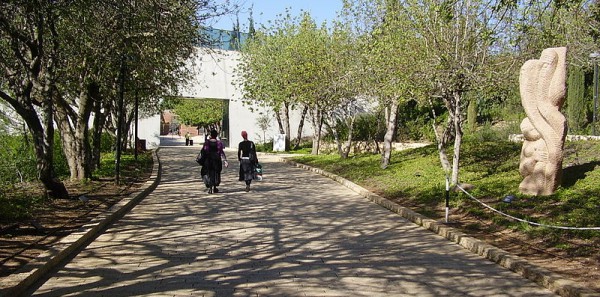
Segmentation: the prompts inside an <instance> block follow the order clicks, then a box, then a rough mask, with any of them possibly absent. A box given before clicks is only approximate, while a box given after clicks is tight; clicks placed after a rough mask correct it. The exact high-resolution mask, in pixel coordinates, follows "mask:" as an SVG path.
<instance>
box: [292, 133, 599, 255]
mask: <svg viewBox="0 0 600 297" xmlns="http://www.w3.org/2000/svg"><path fill="white" fill-rule="evenodd" d="M520 150H521V144H515V143H510V142H476V141H473V142H467V143H465V144H464V145H463V149H462V152H461V170H460V180H461V182H466V183H470V184H473V185H475V188H474V189H473V190H471V191H470V193H471V194H472V195H473V196H474V197H477V198H478V199H481V200H482V201H485V203H488V204H490V205H492V206H493V207H495V208H497V209H499V210H501V211H503V212H506V213H509V214H511V215H513V216H515V217H519V218H523V219H528V220H531V221H534V222H538V223H543V224H550V225H561V226H577V227H599V226H600V167H598V165H600V158H599V155H598V153H597V152H598V151H600V142H569V143H566V145H565V152H566V156H565V160H564V164H563V167H564V168H565V169H564V171H563V183H562V186H561V187H560V188H559V189H558V191H557V192H556V193H555V194H554V195H551V196H547V197H533V196H525V195H521V194H519V193H518V186H519V183H520V182H521V180H522V178H521V177H520V175H519V172H518V166H519V154H520ZM379 158H380V157H379V156H378V155H360V156H354V157H352V158H349V159H346V160H342V159H340V158H339V157H338V156H335V155H327V156H310V155H306V156H301V157H297V158H296V159H295V160H296V161H298V162H301V163H305V164H308V165H311V166H315V167H319V168H323V169H325V170H327V171H329V172H333V173H335V174H338V175H341V176H343V177H345V178H347V179H349V180H352V181H354V182H356V183H357V184H360V185H361V186H363V187H365V188H367V189H370V190H371V191H374V192H376V193H378V194H381V195H382V196H384V197H386V198H388V199H391V200H394V201H396V202H398V203H400V204H401V205H404V206H407V207H410V208H412V209H414V210H415V211H417V212H419V213H421V214H424V215H426V216H429V217H431V218H434V219H440V218H443V213H444V212H443V210H444V189H445V179H444V174H443V171H442V170H441V167H440V162H439V159H438V154H437V150H436V148H435V146H428V147H425V148H419V149H412V150H406V151H400V152H394V154H393V157H392V164H391V165H390V166H389V167H388V168H387V169H385V170H384V169H381V168H380V167H379ZM509 194H510V195H515V196H516V197H517V199H516V200H515V201H514V202H513V203H510V204H508V203H503V202H502V198H503V197H504V196H506V195H509ZM451 208H452V212H453V213H462V214H466V215H470V216H475V217H478V218H480V219H483V220H485V221H488V222H491V223H492V224H493V225H494V226H495V228H511V229H514V230H518V231H519V232H523V233H524V234H526V235H528V236H530V237H532V238H538V239H539V238H543V239H544V240H545V242H547V244H548V245H549V246H552V247H555V248H564V249H568V250H569V253H577V254H582V253H584V254H590V253H591V254H595V253H598V246H599V245H600V231H571V230H569V231H565V230H559V229H552V228H542V227H531V226H529V225H527V224H524V223H519V222H515V221H513V220H509V219H506V218H504V217H502V216H500V215H498V214H495V213H492V212H490V211H488V210H487V209H485V208H484V207H483V206H482V205H480V204H479V203H476V202H475V201H474V200H472V199H470V198H469V197H468V196H467V195H465V194H464V193H453V194H452V196H451ZM573 240H576V241H577V242H578V243H580V244H577V245H576V246H573V244H572V242H573Z"/></svg>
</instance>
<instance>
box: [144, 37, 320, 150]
mask: <svg viewBox="0 0 600 297" xmlns="http://www.w3.org/2000/svg"><path fill="white" fill-rule="evenodd" d="M239 57H240V53H239V52H236V51H224V50H207V49H200V48H199V49H198V56H197V57H196V58H195V59H194V60H193V61H190V64H189V68H190V70H189V71H192V72H193V73H194V79H193V80H192V81H190V82H189V83H188V84H187V85H185V86H182V87H181V94H180V95H181V96H183V97H190V98H198V99H204V98H210V99H223V100H229V132H230V133H229V135H228V136H227V138H229V146H230V147H232V148H237V145H238V143H239V142H240V141H242V136H241V131H243V130H245V131H246V132H248V137H249V139H250V140H253V141H255V142H257V143H259V142H260V141H259V139H260V140H262V137H263V132H262V130H260V128H259V127H258V125H257V123H256V119H257V117H258V116H259V115H260V112H263V113H267V114H269V115H270V116H271V118H272V120H271V125H270V128H269V130H268V131H267V132H266V138H267V140H270V139H272V138H273V136H274V135H276V134H279V129H278V125H277V120H276V118H275V115H274V114H273V113H272V112H268V111H266V110H265V109H263V108H260V107H258V106H254V107H253V110H251V109H250V108H249V107H248V106H246V105H244V104H243V103H242V101H243V100H242V93H241V92H240V90H238V89H237V87H236V86H234V85H233V82H234V75H235V74H234V71H235V68H236V66H237V65H238V63H239ZM156 117H158V122H157V121H156V118H155V117H151V118H149V119H142V120H140V129H139V130H138V133H139V134H140V138H142V139H143V138H145V137H148V138H146V139H147V146H148V148H154V146H151V144H154V143H156V144H157V145H158V143H159V141H156V139H159V138H158V135H159V134H160V117H159V116H158V115H157V116H156ZM290 118H291V130H292V132H293V134H292V135H291V137H292V138H294V137H296V132H297V130H298V124H299V122H300V113H299V112H292V113H291V114H290ZM309 123H310V122H309V121H305V127H304V129H303V136H311V135H312V134H313V133H312V127H311V126H310V124H309ZM142 130H144V131H146V132H145V133H146V134H144V136H141V131H142ZM195 142H197V141H195Z"/></svg>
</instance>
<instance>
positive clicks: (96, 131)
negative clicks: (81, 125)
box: [90, 98, 110, 171]
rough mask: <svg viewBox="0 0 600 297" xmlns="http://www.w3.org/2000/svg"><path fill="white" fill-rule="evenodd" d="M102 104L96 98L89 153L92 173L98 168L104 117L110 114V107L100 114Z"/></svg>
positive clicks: (106, 107) (105, 107)
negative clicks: (90, 150)
mask: <svg viewBox="0 0 600 297" xmlns="http://www.w3.org/2000/svg"><path fill="white" fill-rule="evenodd" d="M102 107H103V102H102V100H100V98H98V99H97V100H94V108H93V110H94V122H93V124H92V125H93V127H92V128H93V129H92V131H93V134H92V152H91V158H90V159H91V161H90V162H91V166H90V169H91V170H92V171H94V169H96V168H100V153H101V151H100V150H101V147H102V133H103V132H104V125H105V123H106V117H107V115H108V114H109V113H110V107H109V106H106V105H105V106H104V113H103V112H102Z"/></svg>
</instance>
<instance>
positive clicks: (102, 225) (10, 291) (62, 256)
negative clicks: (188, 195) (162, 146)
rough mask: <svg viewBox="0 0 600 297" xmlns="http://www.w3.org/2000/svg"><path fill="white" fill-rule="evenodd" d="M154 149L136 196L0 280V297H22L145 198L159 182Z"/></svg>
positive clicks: (157, 160)
mask: <svg viewBox="0 0 600 297" xmlns="http://www.w3.org/2000/svg"><path fill="white" fill-rule="evenodd" d="M157 152H158V151H157V150H155V151H154V152H153V153H152V159H153V160H154V165H153V167H152V175H151V176H150V179H149V180H148V181H146V183H144V184H143V185H142V186H141V187H140V188H139V189H138V191H136V192H135V193H132V194H131V195H129V196H128V197H124V198H123V199H121V201H119V202H118V203H116V204H115V205H113V206H112V207H111V208H110V209H109V210H108V211H106V213H103V214H101V215H99V216H98V217H96V218H94V219H93V220H92V221H90V222H89V223H88V224H86V225H84V226H83V227H81V228H80V229H79V230H78V231H76V232H73V233H71V234H70V235H68V236H66V237H64V238H63V239H62V240H61V241H60V242H59V243H58V244H56V245H54V246H52V248H51V250H49V251H47V252H44V253H42V254H41V255H39V256H38V257H36V258H35V259H33V260H32V261H31V262H29V263H27V264H26V265H25V266H24V267H22V268H20V269H19V270H17V271H16V272H14V273H13V274H11V275H10V276H8V277H6V278H4V279H3V280H2V284H0V296H11V297H16V296H24V295H26V294H28V292H29V291H30V290H31V288H32V286H34V285H35V284H37V283H38V282H39V281H40V280H41V279H43V278H44V277H46V275H47V274H48V273H49V272H50V271H52V270H53V269H54V268H55V267H56V266H57V265H60V264H62V263H63V262H64V261H65V260H67V259H69V258H70V257H73V256H74V255H75V254H76V253H77V252H78V251H79V250H80V249H81V248H82V247H85V246H86V245H88V244H90V243H91V242H92V241H93V240H94V239H95V238H96V237H98V235H100V233H102V232H103V231H104V230H106V228H108V226H109V225H111V224H112V223H114V222H116V221H118V220H119V219H120V218H122V217H123V216H124V215H125V214H126V213H127V212H128V211H130V210H131V209H132V208H133V207H134V206H135V205H137V204H138V203H139V202H140V201H142V199H144V198H145V197H146V196H148V194H149V193H151V192H152V191H153V190H154V189H155V188H156V187H157V186H158V183H159V182H160V178H161V173H162V172H161V171H162V166H161V164H160V159H159V158H158V154H157Z"/></svg>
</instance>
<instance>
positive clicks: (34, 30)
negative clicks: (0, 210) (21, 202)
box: [0, 1, 68, 198]
mask: <svg viewBox="0 0 600 297" xmlns="http://www.w3.org/2000/svg"><path fill="white" fill-rule="evenodd" d="M57 6H58V5H57V4H55V3H54V2H48V1H24V2H12V1H11V2H2V3H1V4H0V61H1V63H2V66H3V72H2V81H0V87H1V89H0V98H2V100H4V101H6V102H7V103H8V104H10V105H11V107H12V108H13V109H14V110H15V111H16V112H17V114H19V116H20V117H21V118H23V121H24V122H25V123H27V127H28V128H29V132H30V133H31V135H32V138H33V144H34V150H35V156H36V161H37V168H38V171H39V178H40V181H41V182H42V183H43V185H44V186H45V188H46V189H47V191H48V193H49V195H50V196H51V197H54V198H68V192H67V189H66V187H65V186H64V184H63V183H62V182H61V181H60V180H59V179H58V178H57V176H56V175H55V172H54V170H53V167H54V158H53V153H54V151H53V148H54V122H53V115H54V111H55V106H54V103H53V97H54V96H55V94H56V88H55V87H54V85H53V82H54V81H56V67H57V64H58V61H57V60H58V57H57V54H58V53H57V48H58V40H57V37H56V22H57V21H58V18H57V16H56V11H55V9H57V8H58V7H57Z"/></svg>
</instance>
